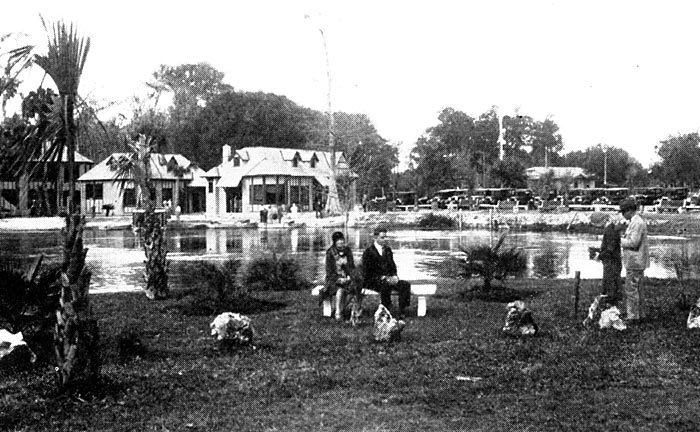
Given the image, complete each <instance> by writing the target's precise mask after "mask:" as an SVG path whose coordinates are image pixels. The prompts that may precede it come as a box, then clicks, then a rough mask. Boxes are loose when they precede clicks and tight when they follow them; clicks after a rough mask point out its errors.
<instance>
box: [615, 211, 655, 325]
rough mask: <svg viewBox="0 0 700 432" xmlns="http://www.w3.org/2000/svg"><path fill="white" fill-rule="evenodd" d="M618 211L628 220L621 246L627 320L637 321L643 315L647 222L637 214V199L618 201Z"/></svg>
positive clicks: (647, 250)
mask: <svg viewBox="0 0 700 432" xmlns="http://www.w3.org/2000/svg"><path fill="white" fill-rule="evenodd" d="M620 213H622V216H624V217H625V219H627V220H628V221H630V223H629V226H628V227H627V230H626V231H625V235H624V237H623V238H622V239H621V241H620V245H621V246H622V261H623V263H624V265H625V270H626V271H627V277H625V302H626V304H627V321H628V322H630V323H636V322H639V319H640V318H643V317H644V312H645V311H644V270H645V269H646V268H647V267H649V241H648V239H647V223H646V222H645V221H644V219H643V218H642V217H641V216H639V214H637V201H635V200H634V198H625V199H624V200H622V202H621V203H620Z"/></svg>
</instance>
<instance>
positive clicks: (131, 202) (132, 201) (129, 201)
mask: <svg viewBox="0 0 700 432" xmlns="http://www.w3.org/2000/svg"><path fill="white" fill-rule="evenodd" d="M124 207H136V191H135V190H134V189H124Z"/></svg>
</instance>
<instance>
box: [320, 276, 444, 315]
mask: <svg viewBox="0 0 700 432" xmlns="http://www.w3.org/2000/svg"><path fill="white" fill-rule="evenodd" d="M322 289H323V285H317V286H316V287H314V289H312V290H311V295H312V296H314V297H318V296H319V295H320V294H321V290H322ZM435 292H437V285H435V284H430V283H416V284H411V294H413V295H414V296H416V297H418V309H417V311H416V315H418V316H419V317H422V316H425V313H426V312H427V310H428V297H429V296H432V295H435ZM362 295H370V296H372V295H379V293H378V292H377V291H372V290H368V289H363V290H362ZM331 311H332V306H331V298H326V299H324V300H323V316H326V317H329V316H331Z"/></svg>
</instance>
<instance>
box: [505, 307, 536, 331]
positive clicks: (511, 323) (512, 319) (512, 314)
mask: <svg viewBox="0 0 700 432" xmlns="http://www.w3.org/2000/svg"><path fill="white" fill-rule="evenodd" d="M506 308H507V309H508V312H507V313H506V322H505V325H504V326H503V332H505V333H507V334H510V335H513V336H520V335H523V336H531V335H534V334H537V331H538V327H537V324H536V323H535V320H534V319H533V318H532V312H531V311H530V309H528V308H527V307H525V303H524V302H522V301H521V300H517V301H514V302H511V303H508V306H506Z"/></svg>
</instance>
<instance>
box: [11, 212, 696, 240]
mask: <svg viewBox="0 0 700 432" xmlns="http://www.w3.org/2000/svg"><path fill="white" fill-rule="evenodd" d="M608 213H609V214H615V212H608ZM430 214H432V215H435V216H442V217H446V218H449V219H451V220H452V222H453V226H452V227H451V228H442V229H448V230H460V229H461V230H470V229H489V227H493V228H497V229H506V230H508V229H510V230H517V231H526V232H575V233H598V232H599V230H598V229H597V228H595V227H593V226H592V225H590V215H591V214H592V212H574V211H570V212H552V213H541V212H538V211H521V212H517V213H513V212H489V211H483V210H481V211H452V210H437V211H420V212H405V211H404V212H400V211H399V212H387V213H380V212H364V213H363V212H360V213H357V212H351V213H348V214H347V215H340V216H333V217H325V218H316V217H315V215H314V214H312V213H310V214H307V213H300V214H295V215H291V214H288V215H285V217H284V218H283V223H281V224H280V223H279V222H269V223H267V224H264V225H262V224H261V223H260V222H259V216H258V214H257V213H240V214H235V215H226V216H221V217H216V218H209V217H207V216H206V215H204V214H193V215H190V214H188V215H181V216H180V217H179V218H175V217H173V218H171V219H170V220H169V221H168V227H170V228H171V229H199V228H214V229H216V228H258V229H262V228H265V229H289V228H294V227H306V228H332V227H344V226H345V225H346V223H347V226H348V227H351V228H355V227H371V226H374V225H377V224H388V225H391V226H392V227H393V228H394V229H400V228H412V229H426V230H430V229H436V228H430V227H420V226H419V221H420V219H421V218H422V217H424V216H426V215H430ZM642 216H643V217H644V218H645V219H646V221H647V224H648V227H649V232H650V233H653V234H673V235H678V234H683V235H692V234H700V214H692V213H690V214H670V213H661V214H657V213H643V214H642ZM64 221H65V219H64V218H62V217H59V216H54V217H23V218H3V219H0V232H3V231H12V232H41V231H60V230H61V229H62V228H63V227H64V226H65V225H64V224H65V222H64ZM130 228H131V215H128V216H110V217H106V216H97V217H94V218H92V217H87V218H86V224H85V229H86V230H122V229H130Z"/></svg>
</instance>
